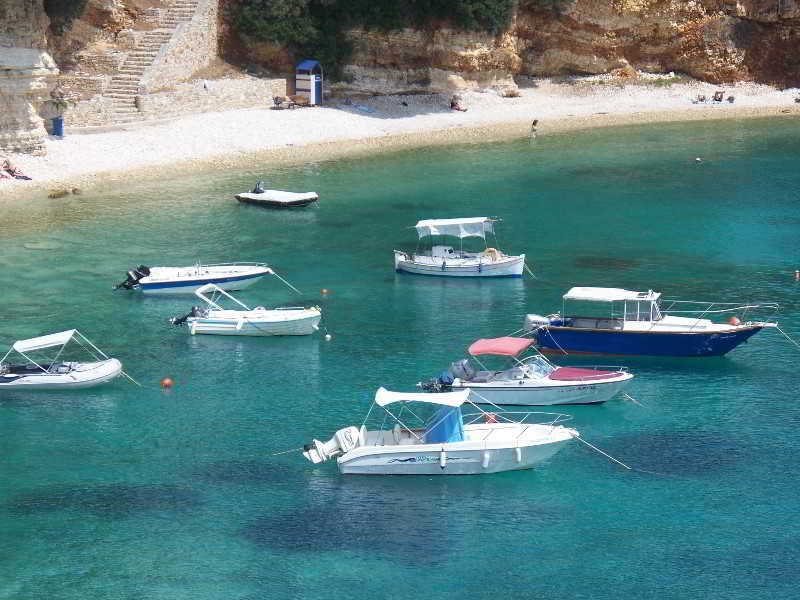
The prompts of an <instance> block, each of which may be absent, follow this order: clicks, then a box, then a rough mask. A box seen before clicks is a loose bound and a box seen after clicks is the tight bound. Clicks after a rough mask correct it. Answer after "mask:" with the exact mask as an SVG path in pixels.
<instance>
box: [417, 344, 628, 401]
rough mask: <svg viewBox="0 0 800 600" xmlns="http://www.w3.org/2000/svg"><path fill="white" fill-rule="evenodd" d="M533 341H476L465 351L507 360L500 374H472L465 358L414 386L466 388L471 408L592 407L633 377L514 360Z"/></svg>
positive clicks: (612, 370)
mask: <svg viewBox="0 0 800 600" xmlns="http://www.w3.org/2000/svg"><path fill="white" fill-rule="evenodd" d="M533 343H534V341H533V340H532V339H528V338H515V337H501V338H495V339H486V340H478V341H476V342H475V343H473V344H472V345H471V346H470V347H469V350H468V352H469V354H470V355H471V356H472V357H474V360H475V361H476V362H478V359H477V358H475V357H478V356H483V355H493V356H507V357H510V358H511V359H512V360H513V361H514V364H513V365H512V366H511V367H510V368H506V369H504V370H500V371H492V370H488V369H486V368H485V367H483V365H482V364H481V363H480V362H478V365H479V366H481V367H483V369H482V370H476V369H475V367H474V366H473V365H472V363H471V362H470V361H469V360H468V359H466V358H465V359H462V360H460V361H457V362H454V363H453V364H451V365H450V367H449V368H448V370H447V371H445V372H444V373H442V374H441V375H439V377H438V378H437V379H434V380H431V381H428V382H425V383H422V384H420V386H421V387H422V388H423V389H425V390H426V391H429V392H449V391H459V390H464V389H470V390H471V395H470V400H471V401H472V402H474V403H475V404H495V405H512V406H551V405H555V404H598V403H601V402H605V401H606V400H609V399H610V398H612V397H613V396H614V395H615V394H616V393H617V392H619V391H620V390H621V389H622V388H623V387H624V386H625V385H627V384H628V382H629V381H630V380H631V379H633V375H632V374H631V373H628V372H627V371H626V370H625V368H624V367H580V368H578V367H559V366H556V365H554V364H553V363H551V362H550V361H549V360H547V359H546V358H545V357H544V356H542V355H541V354H539V353H536V354H533V355H531V356H528V357H526V358H523V359H520V358H519V356H520V355H521V354H523V353H524V352H525V351H526V350H528V349H529V348H530V347H531V346H532V345H533Z"/></svg>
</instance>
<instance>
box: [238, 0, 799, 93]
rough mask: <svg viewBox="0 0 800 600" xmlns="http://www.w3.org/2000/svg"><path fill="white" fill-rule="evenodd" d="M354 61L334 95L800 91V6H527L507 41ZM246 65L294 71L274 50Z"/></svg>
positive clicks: (401, 36)
mask: <svg viewBox="0 0 800 600" xmlns="http://www.w3.org/2000/svg"><path fill="white" fill-rule="evenodd" d="M348 37H349V39H350V40H351V41H352V42H353V44H354V47H355V52H354V54H353V56H352V57H351V58H350V60H349V62H348V64H347V65H346V66H345V68H344V73H345V77H344V78H343V79H344V80H343V81H342V82H338V83H337V84H335V85H333V86H329V89H340V90H343V91H344V90H346V91H351V92H352V91H358V92H366V93H413V92H422V91H452V90H454V89H474V88H489V87H493V88H504V87H508V86H513V85H514V83H513V79H514V77H516V76H519V75H528V76H533V77H543V76H557V75H569V74H598V73H607V72H609V71H612V70H614V69H619V68H626V69H638V70H643V71H650V72H664V73H666V72H670V71H676V72H681V73H685V74H688V75H691V76H693V77H696V78H698V79H702V80H706V81H710V82H714V83H722V82H733V81H741V80H754V81H759V82H766V83H773V84H777V85H781V86H792V85H800V58H799V57H800V54H798V53H797V48H798V47H800V46H799V45H798V42H800V0H780V1H779V2H776V1H775V0H547V1H543V0H520V1H519V3H518V7H517V10H516V13H515V15H514V19H513V23H512V26H511V28H510V29H509V31H508V32H506V33H505V34H502V35H499V36H493V35H490V34H483V33H475V32H462V31H455V30H452V29H448V28H446V27H445V28H440V29H437V30H435V31H418V30H413V29H405V30H402V31H396V32H389V33H385V32H378V31H373V30H361V29H354V30H351V31H349V32H348ZM238 51H239V53H240V54H241V53H242V51H244V53H245V56H244V57H243V58H242V57H241V56H240V57H239V58H240V60H244V61H245V62H253V63H257V64H262V65H264V66H267V67H269V68H272V69H275V70H283V71H285V70H288V69H290V68H291V60H290V58H289V56H288V53H287V52H286V50H285V49H282V48H280V47H279V46H277V45H275V44H265V43H253V42H252V40H248V41H247V43H245V44H239V45H238Z"/></svg>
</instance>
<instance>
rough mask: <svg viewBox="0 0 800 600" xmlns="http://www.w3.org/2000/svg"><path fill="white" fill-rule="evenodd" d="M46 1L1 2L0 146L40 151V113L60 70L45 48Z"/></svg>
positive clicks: (17, 0)
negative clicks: (43, 2)
mask: <svg viewBox="0 0 800 600" xmlns="http://www.w3.org/2000/svg"><path fill="white" fill-rule="evenodd" d="M48 26H49V21H48V19H47V17H46V16H45V14H44V10H43V8H42V0H3V1H2V2H0V151H2V150H7V151H14V152H41V151H43V149H44V137H45V130H44V127H43V123H42V119H41V118H40V117H39V115H38V110H39V107H40V105H41V103H42V101H43V100H45V99H47V98H49V91H50V89H51V87H52V85H53V80H54V78H55V76H56V75H57V74H58V69H56V66H55V63H54V62H53V59H52V58H51V57H50V55H49V54H48V52H47V38H46V31H47V27H48Z"/></svg>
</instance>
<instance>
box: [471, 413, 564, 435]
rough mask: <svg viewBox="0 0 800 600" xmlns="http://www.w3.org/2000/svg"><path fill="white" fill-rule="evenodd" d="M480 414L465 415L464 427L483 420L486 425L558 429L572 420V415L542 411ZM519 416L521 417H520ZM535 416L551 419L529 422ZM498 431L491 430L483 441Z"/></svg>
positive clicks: (521, 433)
mask: <svg viewBox="0 0 800 600" xmlns="http://www.w3.org/2000/svg"><path fill="white" fill-rule="evenodd" d="M478 411H479V412H477V413H467V414H464V425H473V424H475V423H479V422H480V421H481V419H482V420H483V423H486V424H497V423H499V424H509V425H546V426H550V427H557V426H560V425H561V424H562V423H564V422H566V421H569V420H571V419H572V415H566V414H564V413H549V412H541V411H532V412H522V411H505V410H499V411H497V412H487V411H484V410H481V409H480V408H479V409H478ZM518 415H521V417H520V416H518ZM533 415H539V416H542V415H547V416H548V417H549V418H547V419H540V420H539V421H537V422H533V421H531V422H528V418H529V417H531V418H532V416H533ZM495 431H497V429H496V428H490V429H489V430H488V431H487V432H486V435H485V436H484V437H483V440H484V441H486V440H487V439H489V436H491V435H492V433H494V432H495ZM525 431H527V428H526V429H523V430H522V431H520V432H519V434H517V436H516V437H517V438H519V437H521V436H523V435H524V434H525Z"/></svg>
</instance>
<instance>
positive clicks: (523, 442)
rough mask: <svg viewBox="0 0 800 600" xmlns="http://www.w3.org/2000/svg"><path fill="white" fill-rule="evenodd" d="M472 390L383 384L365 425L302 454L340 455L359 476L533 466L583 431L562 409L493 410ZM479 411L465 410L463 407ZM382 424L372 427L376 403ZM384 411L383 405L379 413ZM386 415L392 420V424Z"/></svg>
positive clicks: (344, 469) (316, 458)
mask: <svg viewBox="0 0 800 600" xmlns="http://www.w3.org/2000/svg"><path fill="white" fill-rule="evenodd" d="M469 396H470V394H469V390H468V389H465V390H460V391H457V392H447V393H441V394H420V393H399V392H390V391H388V390H386V389H384V388H380V389H379V390H378V392H377V393H376V394H375V402H374V403H373V405H372V406H371V407H370V410H369V412H368V413H367V416H366V417H365V418H364V421H363V422H362V424H361V426H360V427H355V426H351V427H345V428H344V429H340V430H338V431H337V432H336V433H335V434H334V435H333V437H332V438H331V439H330V440H328V441H327V442H322V441H320V440H316V439H315V440H312V442H311V443H309V444H306V445H305V446H304V448H303V449H304V451H303V456H305V457H306V459H308V460H309V461H311V462H312V463H314V464H318V463H321V462H324V461H326V460H328V459H331V458H335V459H336V464H337V465H338V467H339V472H340V473H343V474H358V475H477V474H482V473H499V472H502V471H514V470H518V469H530V468H533V467H534V466H535V465H537V464H539V463H541V462H543V461H545V460H547V459H549V458H550V457H551V456H553V455H554V454H555V453H556V452H558V451H559V450H561V448H563V446H564V444H566V443H567V442H569V441H571V440H572V439H574V438H578V437H579V433H578V432H577V431H576V430H574V429H570V428H568V427H565V426H564V425H563V424H562V423H563V422H564V421H567V420H568V419H570V418H571V417H569V416H568V415H563V414H557V413H536V412H526V413H520V412H506V411H502V410H499V411H497V412H486V411H484V410H483V409H482V408H480V407H479V406H477V405H476V404H474V403H473V402H472V401H471V400H470V398H469ZM465 404H469V405H471V406H472V407H473V408H474V409H476V412H474V413H469V414H465V413H463V412H462V406H463V405H465ZM375 407H378V408H379V409H382V412H381V414H376V415H375V417H373V418H376V419H377V418H380V421H379V422H380V423H381V424H380V425H379V426H378V427H379V428H376V429H367V427H366V424H367V423H368V421H369V419H370V416H371V415H372V413H373V409H374V408H375ZM375 412H376V413H378V411H375ZM387 420H389V421H390V422H393V423H394V425H393V426H391V428H388V429H387V428H385V427H386V424H387Z"/></svg>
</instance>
